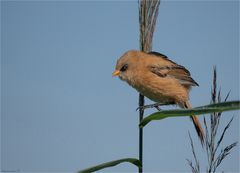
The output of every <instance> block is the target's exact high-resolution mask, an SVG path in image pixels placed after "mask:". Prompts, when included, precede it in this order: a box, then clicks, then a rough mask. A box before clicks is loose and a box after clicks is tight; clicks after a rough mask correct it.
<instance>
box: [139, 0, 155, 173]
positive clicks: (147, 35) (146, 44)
mask: <svg viewBox="0 0 240 173" xmlns="http://www.w3.org/2000/svg"><path fill="white" fill-rule="evenodd" d="M159 6H160V0H138V9H139V31H140V39H139V40H140V50H141V51H144V52H150V51H151V50H152V39H153V33H154V28H155V25H156V20H157V16H158V9H159ZM138 106H139V107H142V106H144V96H143V95H141V94H139V100H138ZM143 116H144V110H143V109H139V124H140V123H141V121H142V119H143ZM139 161H140V162H141V164H142V167H141V168H139V169H138V172H139V173H142V172H143V128H142V127H139Z"/></svg>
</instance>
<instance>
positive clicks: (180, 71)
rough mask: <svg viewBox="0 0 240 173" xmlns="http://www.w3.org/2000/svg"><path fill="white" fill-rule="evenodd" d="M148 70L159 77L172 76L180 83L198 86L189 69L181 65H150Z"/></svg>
mask: <svg viewBox="0 0 240 173" xmlns="http://www.w3.org/2000/svg"><path fill="white" fill-rule="evenodd" d="M150 70H151V72H152V73H154V74H156V75H158V76H159V77H174V78H175V79H177V80H178V81H179V82H180V83H181V84H182V85H186V86H198V83H197V82H196V81H194V80H193V78H191V76H190V73H189V71H188V70H187V69H186V68H185V67H183V66H160V65H152V66H150Z"/></svg>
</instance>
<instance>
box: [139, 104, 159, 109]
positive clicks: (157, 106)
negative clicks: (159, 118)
mask: <svg viewBox="0 0 240 173" xmlns="http://www.w3.org/2000/svg"><path fill="white" fill-rule="evenodd" d="M159 106H160V104H159V103H155V104H151V105H144V106H139V107H138V108H137V109H136V111H138V110H145V109H149V108H156V109H157V110H158V111H161V109H160V108H159Z"/></svg>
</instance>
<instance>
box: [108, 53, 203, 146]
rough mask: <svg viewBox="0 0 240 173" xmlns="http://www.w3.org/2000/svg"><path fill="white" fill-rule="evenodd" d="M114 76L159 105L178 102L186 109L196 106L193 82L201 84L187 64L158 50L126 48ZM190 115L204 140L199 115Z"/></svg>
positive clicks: (196, 84) (201, 139) (195, 84)
mask: <svg viewBox="0 0 240 173" xmlns="http://www.w3.org/2000/svg"><path fill="white" fill-rule="evenodd" d="M112 76H118V77H119V78H120V79H121V80H123V81H125V82H127V83H128V84H129V85H130V86H132V87H133V88H135V89H136V90H137V91H138V92H139V93H140V94H142V95H144V96H146V97H147V98H149V99H150V100H152V101H154V102H156V103H157V104H159V105H178V106H179V107H180V108H184V109H191V108H192V106H191V104H190V102H189V91H190V90H191V87H192V86H199V85H198V83H197V82H196V81H195V80H194V79H193V78H192V77H191V74H190V72H189V71H188V70H187V69H186V68H185V67H184V66H182V65H179V64H177V63H175V62H174V61H172V60H170V59H169V58H168V57H167V56H166V55H164V54H161V53H158V52H148V53H145V52H143V51H138V50H129V51H127V52H125V53H124V54H123V55H122V56H121V57H120V58H119V59H118V60H117V63H116V66H115V71H114V72H113V73H112ZM153 105H154V107H155V106H156V104H153ZM190 118H191V120H192V122H193V124H194V127H195V129H196V131H197V134H198V137H199V139H200V141H201V143H202V144H203V143H204V130H203V128H202V126H201V123H200V121H199V119H198V118H197V116H195V115H192V116H190Z"/></svg>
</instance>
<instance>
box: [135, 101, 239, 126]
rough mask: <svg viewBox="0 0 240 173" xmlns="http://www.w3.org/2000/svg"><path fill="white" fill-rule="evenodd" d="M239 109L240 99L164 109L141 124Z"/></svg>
mask: <svg viewBox="0 0 240 173" xmlns="http://www.w3.org/2000/svg"><path fill="white" fill-rule="evenodd" d="M237 109H240V101H228V102H222V103H216V104H210V105H206V106H201V107H196V108H193V109H175V110H163V111H159V112H155V113H153V114H151V115H149V116H147V117H146V118H144V119H143V120H142V121H141V123H140V124H139V126H140V127H144V126H145V125H146V124H148V123H149V122H150V121H153V120H161V119H164V118H168V117H180V116H191V115H201V114H208V113H213V112H225V111H232V110H237Z"/></svg>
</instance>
